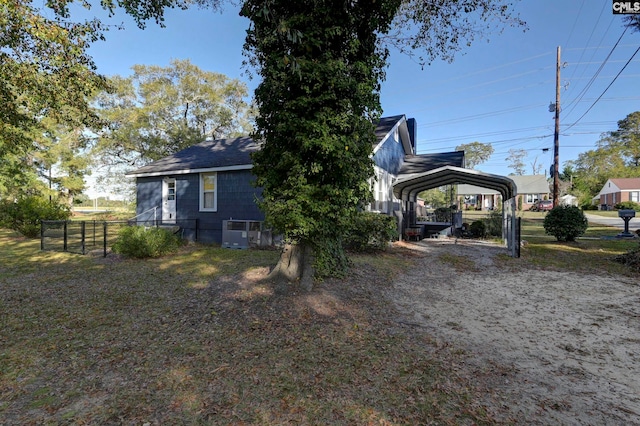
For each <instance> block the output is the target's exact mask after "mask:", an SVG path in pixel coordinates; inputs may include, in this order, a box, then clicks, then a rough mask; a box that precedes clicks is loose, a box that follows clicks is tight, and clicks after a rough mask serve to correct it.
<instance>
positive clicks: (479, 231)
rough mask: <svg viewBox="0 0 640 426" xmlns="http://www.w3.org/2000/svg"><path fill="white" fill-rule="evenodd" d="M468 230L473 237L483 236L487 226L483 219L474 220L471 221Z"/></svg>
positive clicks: (485, 233)
mask: <svg viewBox="0 0 640 426" xmlns="http://www.w3.org/2000/svg"><path fill="white" fill-rule="evenodd" d="M469 232H471V235H473V237H474V238H484V237H485V236H486V235H487V227H486V225H485V224H484V222H483V221H481V220H476V221H474V222H471V226H470V227H469Z"/></svg>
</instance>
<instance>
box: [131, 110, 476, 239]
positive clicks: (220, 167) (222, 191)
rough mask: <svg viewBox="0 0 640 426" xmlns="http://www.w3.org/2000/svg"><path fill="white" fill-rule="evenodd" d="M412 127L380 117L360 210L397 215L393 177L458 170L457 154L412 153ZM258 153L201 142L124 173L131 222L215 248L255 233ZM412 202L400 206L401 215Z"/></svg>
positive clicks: (228, 143) (245, 144)
mask: <svg viewBox="0 0 640 426" xmlns="http://www.w3.org/2000/svg"><path fill="white" fill-rule="evenodd" d="M416 128H417V126H416V122H415V120H414V119H407V118H406V117H405V116H404V115H396V116H392V117H385V118H382V119H380V121H379V123H378V125H377V127H376V130H375V134H376V142H375V144H374V146H373V147H372V158H373V161H374V164H375V166H374V172H375V179H372V181H371V184H372V189H373V193H374V201H373V202H372V203H371V204H370V205H369V206H368V207H367V209H368V210H370V211H375V212H379V213H384V214H388V215H397V216H398V217H399V216H400V215H401V214H402V213H398V212H403V211H404V207H405V206H402V205H401V203H400V201H399V200H398V199H396V198H395V197H394V192H393V185H394V182H396V181H397V180H398V179H399V178H400V177H402V176H406V175H411V174H412V173H416V172H424V171H428V170H432V169H437V168H439V167H442V166H455V167H463V165H464V152H461V151H458V152H452V153H442V154H426V155H418V154H416ZM258 149H259V147H258V145H257V144H256V143H255V142H254V141H253V140H252V139H251V138H247V137H244V138H236V139H221V140H207V141H204V142H201V143H198V144H196V145H193V146H191V147H189V148H186V149H184V150H182V151H179V152H177V153H175V154H173V155H170V156H168V157H165V158H163V159H160V160H158V161H155V162H153V163H151V164H148V165H146V166H144V167H141V168H139V169H137V170H134V171H132V172H130V173H128V174H127V176H128V177H133V178H135V179H136V192H137V207H136V214H137V216H136V218H137V221H138V222H143V223H146V222H153V223H162V224H172V225H175V226H178V227H180V229H181V232H182V235H183V236H184V237H185V238H188V239H192V240H198V241H202V242H216V243H222V244H223V245H225V243H226V240H227V238H226V237H225V241H223V234H224V235H227V234H226V233H228V232H227V231H229V232H238V233H239V235H240V237H242V236H246V235H248V234H249V235H250V234H251V232H259V227H260V222H261V221H263V220H264V213H263V212H262V211H261V210H260V209H259V208H258V206H257V204H256V200H257V199H259V198H260V196H261V190H260V188H256V187H255V186H254V185H253V182H254V181H255V177H254V176H253V175H252V173H251V169H252V162H251V153H252V152H255V151H256V150H258ZM413 204H414V203H407V205H409V206H410V207H409V210H410V209H411V208H414V206H413ZM410 213H411V212H410ZM245 222H246V227H245ZM256 235H258V234H256Z"/></svg>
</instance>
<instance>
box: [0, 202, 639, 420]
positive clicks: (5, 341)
mask: <svg viewBox="0 0 640 426" xmlns="http://www.w3.org/2000/svg"><path fill="white" fill-rule="evenodd" d="M542 218H543V216H542V215H540V217H538V216H535V217H533V216H531V217H528V216H527V217H525V219H523V235H525V236H524V237H523V238H524V239H526V240H527V241H528V243H527V245H526V246H525V247H524V248H523V251H522V258H520V259H512V258H507V257H504V258H503V259H502V260H503V262H504V265H505V267H508V268H514V269H517V270H518V272H522V273H535V269H536V268H548V269H561V270H574V271H577V272H580V273H590V272H596V271H597V272H603V271H606V272H609V273H612V274H629V273H631V272H629V270H628V269H625V268H624V267H623V266H622V265H619V264H617V263H614V262H612V261H611V258H612V257H613V256H614V255H616V254H620V253H623V252H625V251H626V250H628V249H629V248H632V247H635V246H637V244H638V243H637V242H635V243H634V242H628V241H618V240H601V239H599V238H598V239H596V237H599V236H601V235H615V234H616V233H617V231H616V230H613V229H611V228H606V227H603V228H589V231H588V234H587V237H593V238H594V239H580V240H579V241H577V242H575V243H558V242H556V241H555V240H554V238H553V237H550V236H547V235H545V234H544V229H543V228H542ZM39 249H40V246H39V241H37V240H27V239H24V238H22V237H20V236H18V235H17V234H15V233H12V232H9V231H6V230H0V424H3V425H5V424H6V425H24V424H27V425H30V424H34V425H35V424H38V425H40V424H136V425H141V424H150V425H155V424H162V425H164V424H195V425H197V424H207V425H209V424H251V425H280V424H343V425H351V424H382V425H397V424H495V423H497V420H496V418H502V417H500V416H499V414H500V412H501V410H502V409H503V408H501V407H502V405H501V403H499V402H496V403H494V404H492V403H491V398H494V397H495V398H496V399H497V400H499V395H498V394H497V393H496V391H495V390H493V391H492V392H493V393H488V392H487V391H486V389H485V388H483V387H482V385H481V384H479V380H478V378H475V377H465V376H464V375H463V374H462V373H460V371H462V370H463V369H461V368H459V366H460V363H461V362H463V361H461V358H460V357H461V356H462V354H461V353H460V351H459V350H458V349H457V348H455V347H452V346H450V345H444V346H443V345H438V344H437V343H436V342H435V341H433V340H432V339H431V338H430V337H429V335H427V334H426V333H422V332H416V331H415V329H413V328H411V327H409V328H407V327H403V326H402V325H401V324H400V323H399V322H398V321H397V318H398V317H399V316H398V314H397V312H396V311H395V310H394V308H393V307H392V306H390V305H389V303H388V302H387V301H386V299H385V297H384V294H385V292H387V291H389V289H390V288H391V282H392V280H393V279H394V277H396V276H397V275H398V274H399V273H402V272H403V271H404V270H406V268H409V267H411V266H412V265H413V263H414V261H415V258H414V257H415V256H419V255H418V254H416V253H415V252H409V251H407V250H405V249H403V248H402V245H401V244H400V245H396V247H394V248H393V249H391V250H389V251H388V252H386V253H383V254H379V255H353V256H352V260H353V267H352V269H351V272H350V273H349V275H348V276H347V277H346V278H345V279H344V280H327V281H325V282H323V283H321V284H320V285H319V286H318V287H317V288H316V289H314V290H313V291H312V292H309V293H300V292H298V291H297V290H296V288H295V287H291V286H286V285H275V284H273V283H270V282H267V281H265V280H264V277H265V275H266V273H267V272H268V268H269V266H271V265H274V264H275V262H276V259H277V257H278V252H276V251H270V250H228V249H221V248H217V247H210V246H199V245H189V246H186V247H184V248H183V249H182V250H181V251H180V252H179V253H178V254H176V255H172V256H168V257H164V258H160V259H152V260H129V259H122V258H120V257H117V256H115V255H110V256H108V257H107V258H102V257H91V256H81V255H74V254H67V253H55V252H48V251H47V252H42V251H40V250H39ZM443 256H444V257H442V258H441V259H440V260H442V261H444V262H446V263H448V264H450V265H452V267H453V268H454V269H456V268H467V267H468V265H467V263H466V259H464V258H461V257H459V256H453V255H443ZM488 395H489V396H488ZM491 395H494V396H491Z"/></svg>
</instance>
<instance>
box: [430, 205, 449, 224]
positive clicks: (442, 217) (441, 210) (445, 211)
mask: <svg viewBox="0 0 640 426" xmlns="http://www.w3.org/2000/svg"><path fill="white" fill-rule="evenodd" d="M433 213H434V215H435V217H436V222H451V215H452V214H453V209H451V208H449V207H438V208H437V209H435V210H434V212H433Z"/></svg>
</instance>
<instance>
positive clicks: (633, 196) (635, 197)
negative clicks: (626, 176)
mask: <svg viewBox="0 0 640 426" xmlns="http://www.w3.org/2000/svg"><path fill="white" fill-rule="evenodd" d="M629 201H633V202H634V203H640V191H631V193H630V194H629Z"/></svg>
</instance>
